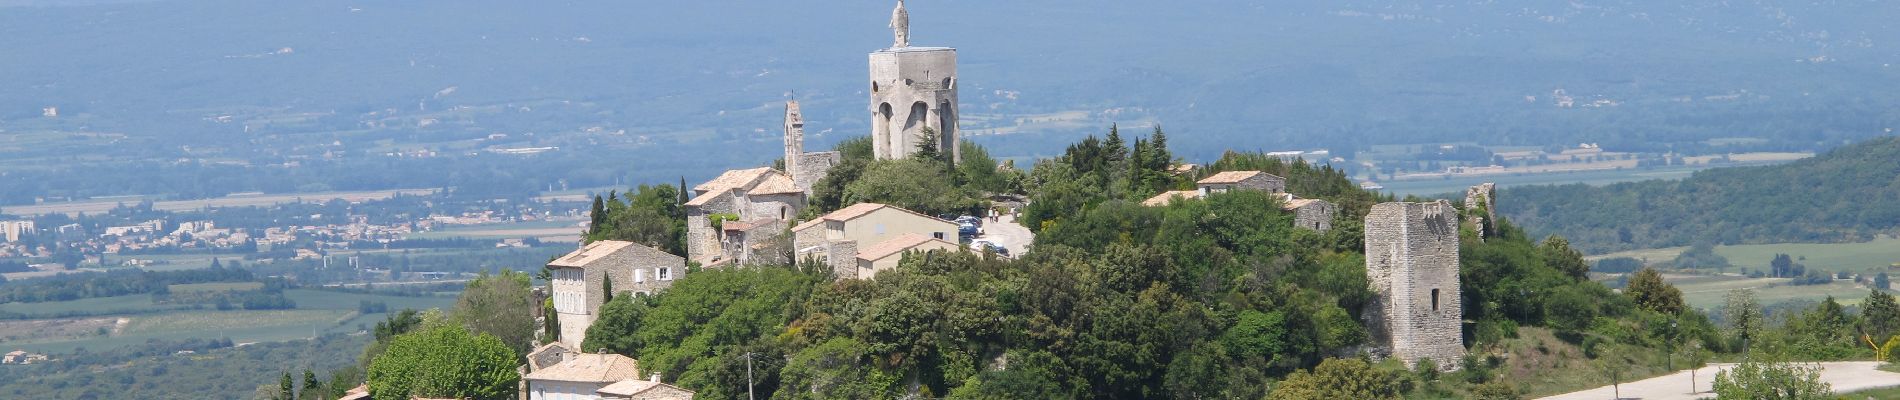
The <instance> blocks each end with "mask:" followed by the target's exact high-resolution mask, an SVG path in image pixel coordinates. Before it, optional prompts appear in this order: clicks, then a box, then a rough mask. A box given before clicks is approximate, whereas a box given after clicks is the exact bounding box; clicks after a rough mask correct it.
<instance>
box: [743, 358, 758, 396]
mask: <svg viewBox="0 0 1900 400" xmlns="http://www.w3.org/2000/svg"><path fill="white" fill-rule="evenodd" d="M755 354H759V353H753V352H746V353H745V398H746V400H755V399H754V398H753V397H752V356H753V355H755Z"/></svg>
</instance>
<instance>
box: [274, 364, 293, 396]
mask: <svg viewBox="0 0 1900 400" xmlns="http://www.w3.org/2000/svg"><path fill="white" fill-rule="evenodd" d="M277 398H279V399H282V400H295V399H296V398H297V387H296V386H292V383H291V382H290V371H284V377H283V379H278V380H277Z"/></svg>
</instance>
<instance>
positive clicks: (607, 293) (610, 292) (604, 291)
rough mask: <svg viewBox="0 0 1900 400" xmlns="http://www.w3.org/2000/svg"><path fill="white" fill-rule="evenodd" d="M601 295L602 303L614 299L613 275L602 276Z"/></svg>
mask: <svg viewBox="0 0 1900 400" xmlns="http://www.w3.org/2000/svg"><path fill="white" fill-rule="evenodd" d="M600 295H601V298H600V303H601V304H607V302H609V301H613V300H614V276H613V275H601V276H600Z"/></svg>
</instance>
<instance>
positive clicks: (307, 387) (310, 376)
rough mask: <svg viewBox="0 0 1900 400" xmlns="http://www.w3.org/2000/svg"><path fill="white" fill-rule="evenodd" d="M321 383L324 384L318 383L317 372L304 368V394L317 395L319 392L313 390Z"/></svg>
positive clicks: (306, 395)
mask: <svg viewBox="0 0 1900 400" xmlns="http://www.w3.org/2000/svg"><path fill="white" fill-rule="evenodd" d="M319 385H322V384H321V383H317V373H315V372H310V370H309V369H304V370H303V396H304V397H316V396H315V395H316V394H317V392H314V391H313V390H315V389H317V386H319Z"/></svg>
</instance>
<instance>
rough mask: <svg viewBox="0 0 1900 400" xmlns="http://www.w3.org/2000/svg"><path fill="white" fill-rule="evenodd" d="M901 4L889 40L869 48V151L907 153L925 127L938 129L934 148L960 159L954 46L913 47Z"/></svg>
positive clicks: (886, 154) (913, 148)
mask: <svg viewBox="0 0 1900 400" xmlns="http://www.w3.org/2000/svg"><path fill="white" fill-rule="evenodd" d="M903 7H904V6H903V3H901V2H900V3H898V6H897V10H896V11H894V12H893V17H892V21H891V28H892V29H893V31H894V33H895V35H896V37H897V39H896V40H895V43H894V44H893V46H892V47H891V48H888V49H883V50H878V51H874V52H871V85H870V87H869V88H868V89H869V90H870V91H871V105H870V110H869V111H870V112H871V143H872V149H873V152H874V153H875V154H876V155H877V158H878V159H880V160H887V159H901V158H907V157H910V155H911V154H915V153H916V152H917V149H918V148H919V146H920V145H922V144H923V143H922V140H923V136H924V135H923V131H924V128H926V127H928V128H930V129H931V130H933V131H936V132H937V138H936V142H937V148H938V149H939V150H940V151H943V152H945V153H946V154H949V155H950V156H951V160H958V159H960V158H961V157H960V156H961V154H960V151H959V150H958V149H957V146H956V144H957V143H958V140H957V139H958V135H959V133H958V131H957V49H954V48H949V47H911V46H910V18H909V15H910V14H909V13H908V12H906V11H904V8H903ZM900 18H901V20H900Z"/></svg>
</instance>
